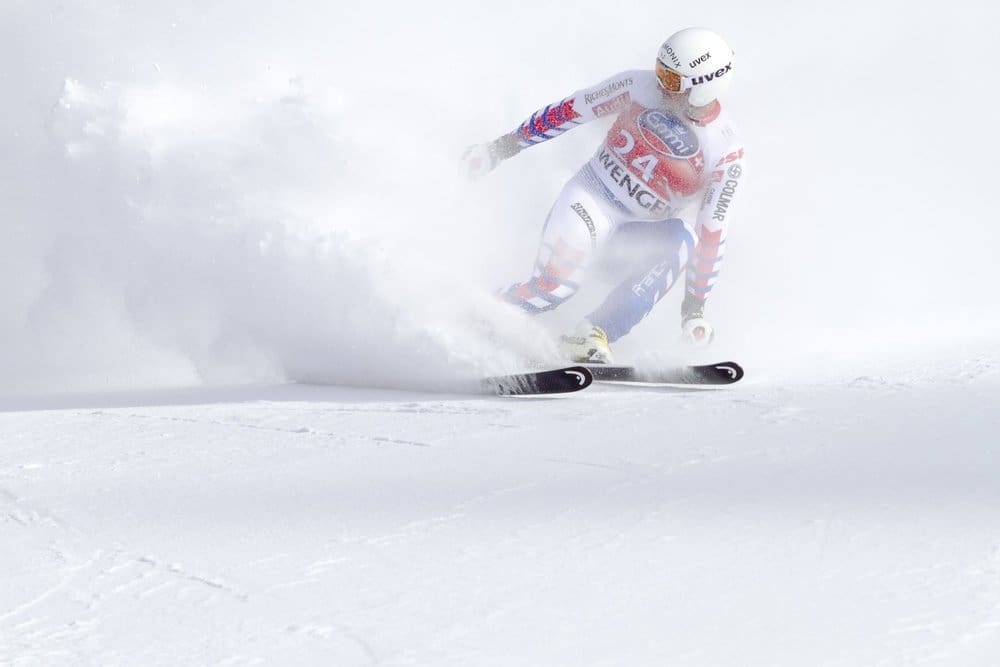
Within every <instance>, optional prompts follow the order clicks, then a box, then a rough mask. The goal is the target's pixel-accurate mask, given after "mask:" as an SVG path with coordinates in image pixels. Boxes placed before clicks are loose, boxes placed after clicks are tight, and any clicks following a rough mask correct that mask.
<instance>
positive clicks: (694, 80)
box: [691, 62, 733, 86]
mask: <svg viewBox="0 0 1000 667" xmlns="http://www.w3.org/2000/svg"><path fill="white" fill-rule="evenodd" d="M732 69H733V64H732V63H731V62H729V63H726V66H725V67H720V68H719V69H717V70H715V71H714V72H709V73H708V74H702V75H701V76H694V77H691V85H692V86H700V85H701V84H703V83H708V82H710V81H713V80H715V79H721V78H722V77H724V76H725V75H726V74H727V73H728V72H730V71H731V70H732Z"/></svg>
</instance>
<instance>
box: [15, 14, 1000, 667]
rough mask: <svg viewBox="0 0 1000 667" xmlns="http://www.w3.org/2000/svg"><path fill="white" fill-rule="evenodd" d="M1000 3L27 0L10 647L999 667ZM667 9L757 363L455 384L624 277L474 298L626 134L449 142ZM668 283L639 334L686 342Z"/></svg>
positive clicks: (325, 660)
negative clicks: (549, 311)
mask: <svg viewBox="0 0 1000 667" xmlns="http://www.w3.org/2000/svg"><path fill="white" fill-rule="evenodd" d="M144 5H145V6H144ZM150 5H152V6H150ZM998 19H1000V9H998V8H997V7H996V6H995V5H992V4H987V3H975V2H958V3H952V4H951V5H949V6H948V8H947V11H946V12H943V11H942V9H941V7H940V6H939V5H938V4H932V3H925V2H916V3H913V2H910V3H903V2H894V1H887V2H881V3H871V2H867V3H862V2H854V1H848V2H844V3H838V4H837V5H836V6H833V5H831V6H829V7H825V6H817V5H809V4H804V5H801V6H792V5H787V6H786V5H783V4H780V3H763V4H761V3H756V4H753V5H747V4H746V3H738V2H730V1H728V0H726V1H723V2H718V3H714V4H712V5H711V6H704V7H698V6H670V7H667V6H664V5H663V4H662V3H651V2H650V3H647V2H642V3H636V4H634V5H632V6H629V7H627V8H626V7H622V8H619V7H609V6H608V5H606V4H604V3H597V2H593V1H592V0H586V1H585V2H583V3H577V4H576V5H574V6H573V7H572V8H568V7H567V6H566V5H560V4H556V3H541V4H539V3H538V2H531V3H528V2H520V1H514V2H503V3H471V4H470V3H459V2H457V1H455V2H450V1H448V2H441V3H436V4H435V5H434V7H433V8H430V7H427V6H423V5H419V4H418V5H413V4H412V3H398V4H397V3H390V2H379V1H375V2H368V3H364V4H363V6H354V7H351V8H349V9H346V10H344V9H339V8H337V6H335V5H333V4H331V3H321V2H310V1H306V0H298V1H292V2H288V3H282V6H281V7H280V8H278V7H277V6H275V5H273V4H272V3H264V2H259V1H257V0H253V1H250V2H247V1H243V2H236V1H235V0H217V1H214V2H210V3H206V2H194V1H193V0H177V1H175V2H172V3H169V4H166V5H164V4H162V3H140V4H138V5H137V4H135V3H125V2H116V1H112V0H97V1H94V2H88V3H82V2H63V3H33V2H27V1H22V0H5V2H3V4H2V5H0V87H2V89H3V91H4V92H5V93H6V94H5V96H4V104H3V106H2V107H0V215H2V219H3V225H4V230H5V231H6V234H5V236H4V239H3V242H2V243H0V281H2V282H0V284H2V285H3V289H2V290H0V331H2V332H3V338H2V341H0V535H2V539H3V542H2V549H0V572H2V573H3V574H0V664H8V663H11V664H15V665H33V664H74V665H75V664H112V663H114V664H171V665H172V664H215V663H225V664H251V663H260V662H263V663H275V664H338V665H353V664H358V665H363V664H373V663H379V664H454V665H459V664H461V665H467V664H498V665H499V664H545V665H551V664H607V665H620V664H679V665H685V664H692V665H702V664H704V665H718V664H761V665H765V664H766V665H775V664H787V665H802V664H831V665H858V664H942V665H958V664H961V665H992V664H996V663H997V660H998V656H1000V520H998V518H997V517H998V516H1000V484H997V483H996V480H997V479H1000V460H998V457H997V450H998V448H1000V445H998V444H997V440H998V439H997V437H996V435H995V433H996V431H997V428H998V423H997V422H998V417H997V410H996V406H997V405H998V404H1000V343H998V341H1000V299H998V297H997V293H996V289H995V287H994V281H993V280H992V279H993V273H994V272H995V259H994V258H995V252H996V251H995V248H996V246H997V242H998V241H1000V231H998V225H997V224H996V220H995V215H994V214H993V213H992V210H993V201H992V196H991V195H992V192H993V190H995V188H994V187H993V186H992V182H993V180H994V179H995V177H996V166H995V156H996V155H997V154H998V151H1000V142H998V136H997V132H998V130H997V127H996V124H994V123H992V122H990V121H989V118H990V114H991V113H992V109H993V108H994V107H995V105H996V102H997V101H998V98H1000V94H998V91H997V88H996V83H995V81H994V79H995V77H994V76H992V75H991V71H992V69H991V68H992V67H993V65H994V64H995V63H997V62H1000V46H998V45H997V44H996V40H995V39H994V38H993V35H992V32H991V30H992V26H995V25H997V22H998ZM688 25H707V26H710V27H713V28H715V29H716V30H718V31H719V32H721V33H722V34H724V35H725V36H726V37H727V39H728V40H729V41H730V42H731V44H732V45H733V46H734V48H735V49H736V51H737V54H738V69H737V74H738V76H737V78H736V79H735V82H734V86H733V88H732V90H731V93H730V95H729V99H728V100H726V104H727V106H728V107H729V108H731V110H732V112H733V113H734V115H735V116H736V117H737V118H738V119H739V120H740V125H741V128H742V132H743V135H744V138H745V141H746V144H747V153H748V172H747V178H746V180H745V185H746V190H745V192H744V193H743V201H742V202H741V204H742V208H741V211H740V216H739V220H738V223H737V224H736V226H735V228H734V229H733V230H732V234H731V236H730V239H729V241H728V243H727V246H728V251H727V254H726V259H725V263H724V266H723V271H722V275H721V276H720V281H719V284H718V287H717V288H716V290H715V292H714V293H713V296H712V301H711V304H710V306H709V311H708V315H709V316H710V318H711V319H712V321H713V322H714V323H715V324H716V326H717V329H718V337H717V340H716V342H715V346H714V348H713V349H712V350H711V352H709V353H706V354H705V355H702V356H701V357H698V358H700V359H715V358H732V359H736V360H739V361H741V362H742V363H744V365H745V366H746V367H747V370H748V376H747V379H746V381H745V382H743V383H742V386H738V387H734V388H733V389H732V390H727V391H722V392H681V393H677V392H665V391H648V390H643V391H635V390H628V389H621V388H614V387H608V386H599V387H596V386H595V387H592V388H591V389H588V390H587V391H586V392H584V393H583V394H581V395H578V396H573V397H571V398H567V399H564V400H503V399H498V398H487V397H477V396H471V395H468V394H461V393H458V391H457V390H458V389H460V388H461V387H463V386H466V383H467V382H468V381H469V380H470V379H473V378H475V377H477V376H479V375H481V374H482V373H490V372H499V371H504V370H513V369H516V368H518V367H519V365H521V364H522V363H523V360H524V359H526V358H533V359H550V360H554V358H555V350H554V346H553V344H552V341H553V339H554V338H555V337H556V335H557V334H558V333H559V332H560V331H562V330H563V329H564V328H565V327H567V326H571V325H572V323H573V322H574V320H575V319H576V318H577V317H579V316H580V315H581V314H582V313H584V312H586V308H587V306H588V305H590V304H591V303H592V302H593V300H594V299H595V298H597V297H599V294H596V293H595V292H594V291H590V292H587V291H585V292H584V293H581V295H580V296H579V297H578V299H577V300H576V302H571V303H570V304H567V306H566V307H565V309H563V310H562V311H561V312H559V313H556V314H553V315H551V316H546V317H544V318H539V319H538V320H535V321H526V320H524V319H522V318H520V317H519V316H518V315H517V314H516V313H512V312H511V311H510V310H509V309H508V308H506V307H504V306H502V305H500V304H498V303H497V302H496V301H495V300H494V299H493V298H492V297H491V293H492V292H493V291H494V290H495V289H496V288H497V287H501V286H504V285H507V284H510V283H511V282H514V281H516V280H522V279H524V278H525V277H526V276H527V274H528V272H530V269H531V263H532V259H533V255H534V251H535V244H536V243H537V239H538V234H539V231H540V227H541V223H542V221H543V220H544V216H545V213H546V212H547V210H548V207H549V205H550V203H551V201H552V199H553V198H554V196H555V195H556V193H557V192H558V189H559V187H560V185H561V184H562V183H563V182H564V181H565V180H566V179H567V178H568V177H569V176H570V175H571V174H572V173H573V172H574V171H575V170H576V169H577V168H578V166H579V165H580V164H581V163H582V162H583V161H584V160H585V159H586V158H587V157H589V155H590V154H591V152H592V151H593V150H594V148H595V146H596V145H597V143H598V142H599V141H600V139H601V137H602V133H603V131H604V130H605V129H606V125H604V124H602V123H594V124H593V125H592V126H587V127H583V128H580V129H577V130H574V131H573V132H572V133H570V134H568V135H566V136H564V137H562V138H560V139H558V140H556V141H553V142H549V143H547V144H545V145H543V146H539V147H537V148H533V149H531V150H530V151H527V152H526V153H523V154H521V155H519V156H518V157H517V158H515V159H514V160H512V161H510V162H508V163H505V164H503V165H501V167H500V168H499V169H498V170H497V171H496V172H495V173H494V174H491V175H490V176H489V178H487V179H486V180H484V181H482V182H479V183H475V184H472V183H469V182H467V181H466V180H464V179H463V178H462V175H461V173H460V171H459V167H458V159H457V158H458V156H459V155H460V154H461V151H462V149H463V148H464V147H465V146H467V145H468V144H471V143H474V142H480V141H486V140H490V139H492V138H494V137H495V136H497V135H499V134H501V133H503V132H507V131H509V130H510V129H512V128H513V127H514V126H515V125H517V124H518V123H519V122H520V121H521V120H522V119H523V118H524V117H525V116H526V115H527V114H529V113H530V112H532V111H534V110H535V109H537V108H539V107H541V106H542V105H544V104H546V103H549V102H552V101H555V100H558V99H561V98H562V97H564V96H565V95H567V94H568V93H570V92H572V91H573V90H575V89H577V88H580V87H582V86H585V85H589V84H591V83H594V82H596V81H599V80H601V79H603V78H605V77H607V76H609V75H610V74H612V73H614V72H616V71H619V70H623V69H628V68H633V67H643V66H649V65H651V63H652V60H653V57H654V55H655V51H656V48H657V47H658V45H659V43H660V42H661V41H662V40H663V38H664V37H665V36H666V35H667V34H669V33H670V32H672V31H673V30H675V29H677V28H680V27H684V26H688ZM678 301H679V294H671V295H669V296H668V298H667V299H665V300H664V302H663V303H662V304H661V306H660V307H659V308H658V309H657V311H656V312H654V313H653V315H652V316H651V317H650V318H649V319H648V320H647V321H645V322H644V323H643V324H642V325H641V326H640V327H638V328H637V329H636V331H635V332H634V333H633V335H631V336H630V337H629V338H628V339H627V340H626V341H623V342H622V344H621V345H620V346H619V347H618V348H617V351H618V353H619V356H620V357H622V358H624V359H640V360H643V359H646V360H654V361H658V362H661V361H663V360H664V359H678V358H684V357H685V353H683V352H681V351H678V350H677V348H676V346H675V344H674V343H675V340H676V334H677V311H678ZM687 358H696V357H687Z"/></svg>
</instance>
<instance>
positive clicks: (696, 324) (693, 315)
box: [681, 296, 715, 347]
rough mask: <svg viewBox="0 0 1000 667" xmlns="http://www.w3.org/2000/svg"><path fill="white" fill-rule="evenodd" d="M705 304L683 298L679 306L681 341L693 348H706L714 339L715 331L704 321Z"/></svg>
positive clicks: (693, 299)
mask: <svg viewBox="0 0 1000 667" xmlns="http://www.w3.org/2000/svg"><path fill="white" fill-rule="evenodd" d="M704 307H705V302H704V301H702V300H701V299H697V298H693V297H690V296H688V297H685V299H684V303H683V304H681V340H682V341H683V342H685V343H687V344H688V345H691V346H693V347H708V345H709V344H710V343H711V342H712V339H714V338H715V329H714V328H713V327H712V325H711V324H709V322H708V320H706V319H705V315H704V311H703V309H704Z"/></svg>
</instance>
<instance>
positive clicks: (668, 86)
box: [656, 60, 692, 93]
mask: <svg viewBox="0 0 1000 667" xmlns="http://www.w3.org/2000/svg"><path fill="white" fill-rule="evenodd" d="M656 78H658V79H659V80H660V85H661V86H663V89H664V90H666V91H667V92H670V93H682V92H684V91H685V90H688V89H689V88H691V87H692V84H691V79H689V78H688V77H686V76H684V75H683V74H681V73H680V72H677V71H676V70H672V69H670V68H669V67H667V66H666V65H664V64H663V63H661V62H660V61H659V60H657V61H656Z"/></svg>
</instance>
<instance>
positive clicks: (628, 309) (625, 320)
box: [587, 218, 695, 342]
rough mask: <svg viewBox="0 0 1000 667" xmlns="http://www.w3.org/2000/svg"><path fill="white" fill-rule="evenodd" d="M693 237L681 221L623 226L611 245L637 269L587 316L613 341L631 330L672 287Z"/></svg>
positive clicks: (684, 262)
mask: <svg viewBox="0 0 1000 667" xmlns="http://www.w3.org/2000/svg"><path fill="white" fill-rule="evenodd" d="M694 243H695V242H694V234H693V233H692V232H691V230H690V229H689V228H688V227H687V226H686V225H685V224H684V222H683V221H682V220H680V219H676V218H674V219H670V220H655V221H637V222H629V223H625V224H623V225H620V226H619V227H618V228H617V230H616V231H615V235H614V238H613V239H612V242H611V243H610V244H609V245H610V249H611V251H612V252H614V253H615V254H616V255H619V254H623V255H625V256H629V257H630V258H631V262H630V263H631V265H632V266H634V267H636V269H635V270H633V271H631V272H630V273H629V275H628V276H627V277H626V278H625V279H624V280H623V281H622V282H621V283H620V284H619V285H618V287H616V288H615V289H613V290H612V291H611V293H610V294H608V296H607V298H606V299H605V300H604V303H602V304H601V305H600V306H599V307H598V308H597V310H595V311H594V312H592V313H591V314H590V315H588V316H587V320H589V321H590V322H591V323H592V324H593V325H594V326H597V327H600V328H601V329H602V330H603V331H604V333H605V334H607V339H608V341H610V342H613V341H615V340H617V339H619V338H621V337H622V336H624V335H625V334H627V333H628V332H629V331H631V330H632V327H634V326H635V325H636V324H638V323H639V322H640V321H641V320H642V319H643V318H644V317H646V315H648V314H649V312H650V311H651V310H652V309H653V306H655V305H656V302H657V301H659V300H660V299H661V298H662V297H663V295H664V294H666V293H667V291H668V290H669V289H670V288H671V287H672V286H673V284H674V282H675V281H676V280H677V278H678V276H679V274H680V273H681V271H683V270H684V267H685V266H686V265H687V262H688V257H689V256H690V254H691V252H692V251H693V249H694Z"/></svg>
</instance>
